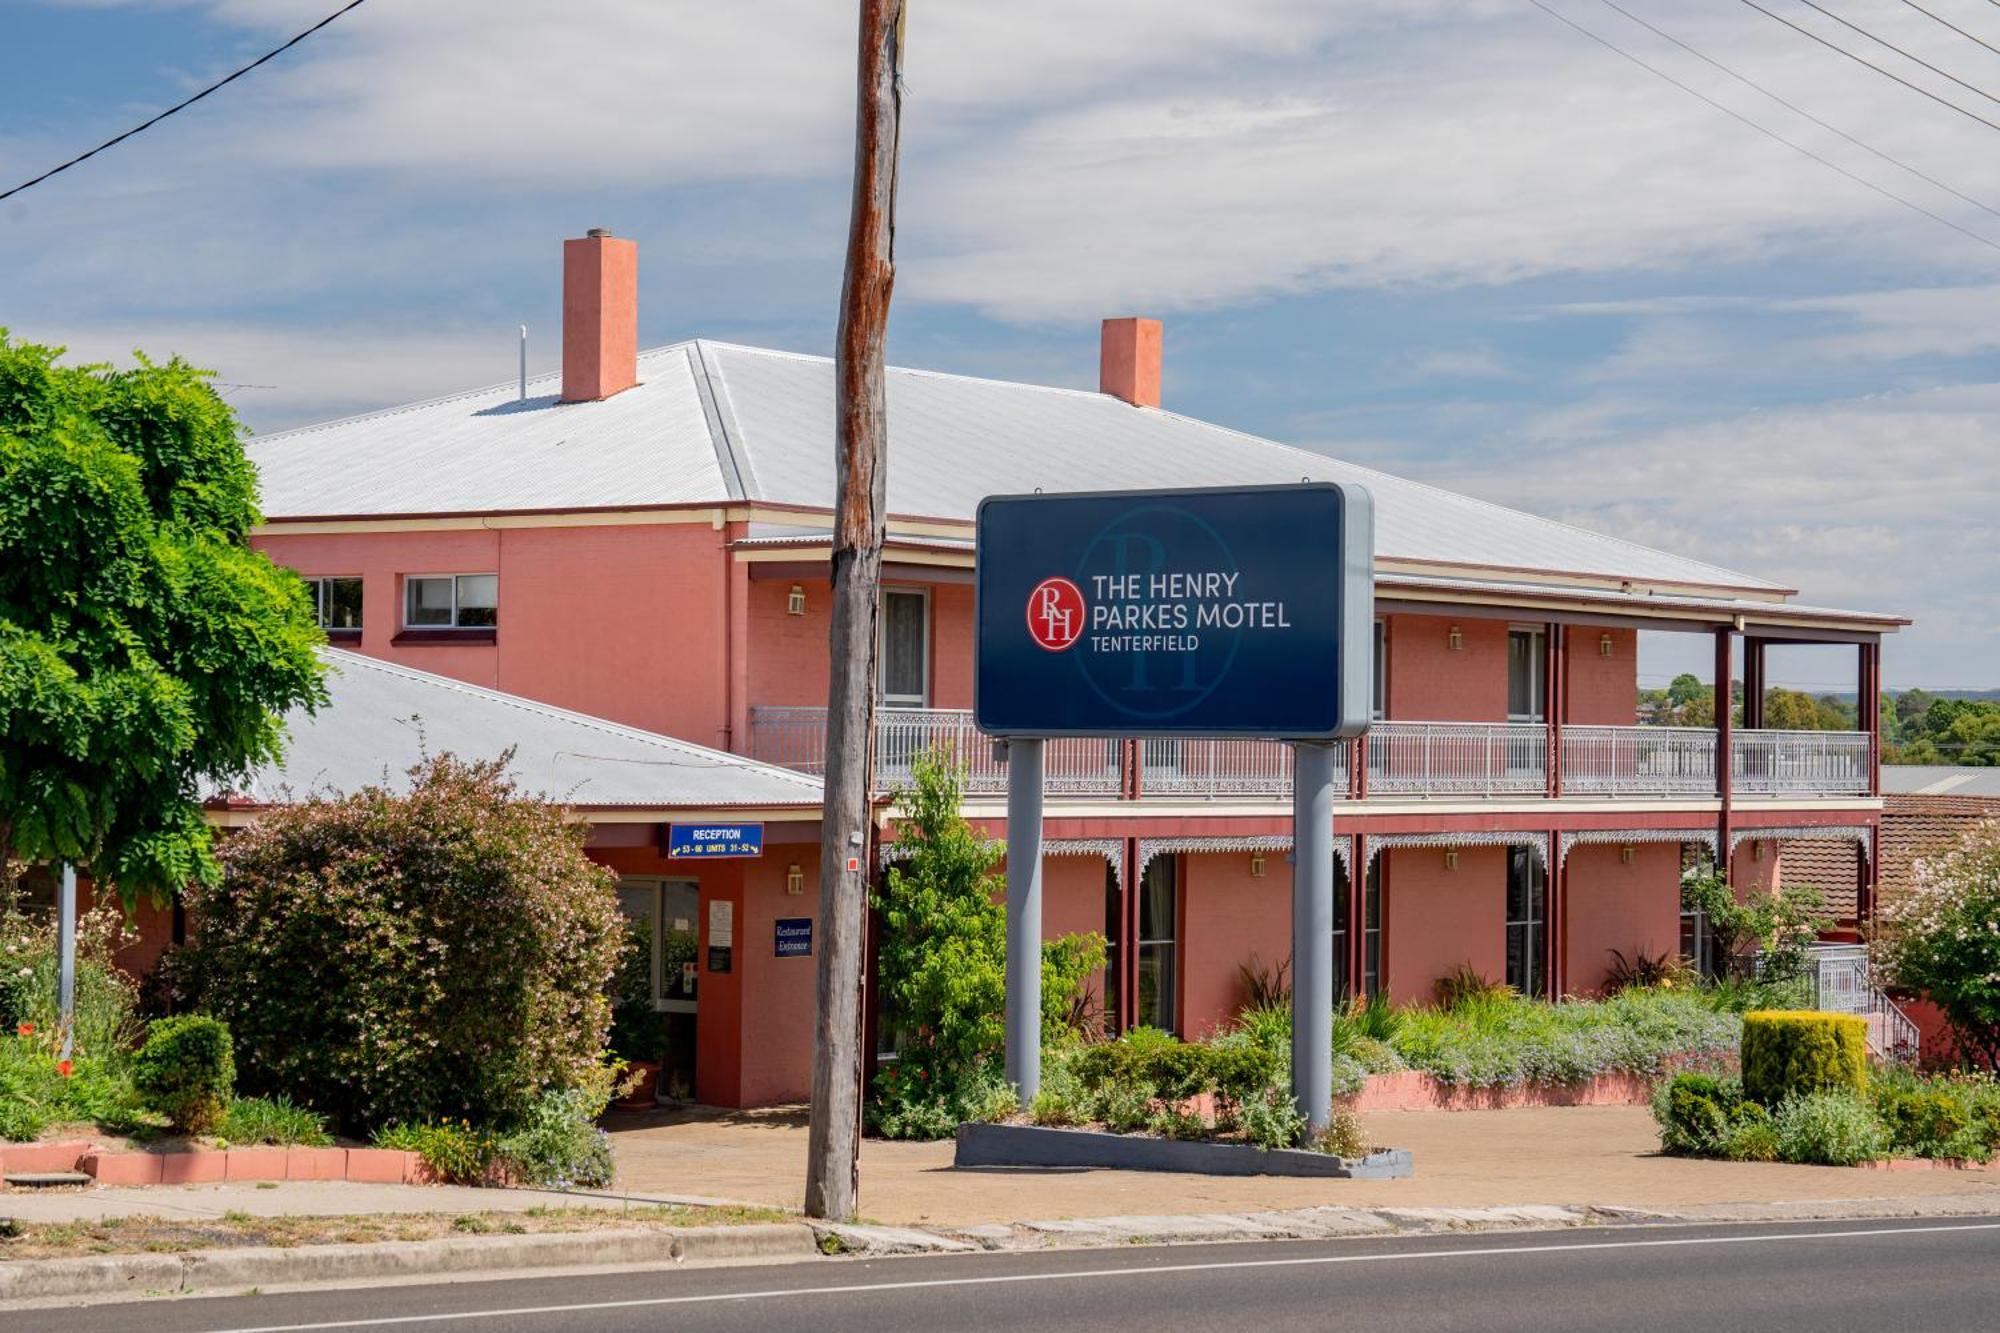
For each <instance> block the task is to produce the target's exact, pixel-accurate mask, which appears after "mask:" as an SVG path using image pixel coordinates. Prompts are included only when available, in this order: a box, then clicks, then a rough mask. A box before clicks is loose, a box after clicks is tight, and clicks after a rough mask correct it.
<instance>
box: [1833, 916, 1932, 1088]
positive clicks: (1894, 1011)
mask: <svg viewBox="0 0 2000 1333" xmlns="http://www.w3.org/2000/svg"><path fill="white" fill-rule="evenodd" d="M1811 961H1812V979H1813V1007H1814V1008H1816V1009H1820V1010H1824V1011H1826V1012H1828V1013H1836V1014H1858V1015H1860V1016H1861V1017H1862V1018H1864V1019H1866V1020H1867V1022H1868V1045H1869V1047H1870V1049H1872V1050H1873V1051H1874V1052H1875V1053H1876V1054H1877V1055H1879V1056H1881V1057H1883V1058H1884V1059H1892V1060H1914V1059H1916V1058H1917V1045H1918V1042H1919V1040H1920V1034H1919V1033H1918V1031H1917V1025H1916V1024H1915V1023H1914V1022H1912V1021H1911V1019H1910V1016H1909V1015H1908V1014H1906V1013H1904V1012H1903V1011H1902V1009H1901V1008H1900V1007H1899V1006H1898V1005H1897V1004H1896V1002H1895V1001H1894V1000H1892V999H1890V998H1889V997H1888V996H1887V995H1885V994H1883V992H1882V990H1881V988H1880V987H1878V986H1877V985H1876V984H1875V978H1874V976H1873V974H1872V973H1871V972H1870V970H1869V965H1868V946H1867V945H1865V944H1835V945H1821V946H1820V947H1818V948H1816V949H1814V950H1812V953H1811Z"/></svg>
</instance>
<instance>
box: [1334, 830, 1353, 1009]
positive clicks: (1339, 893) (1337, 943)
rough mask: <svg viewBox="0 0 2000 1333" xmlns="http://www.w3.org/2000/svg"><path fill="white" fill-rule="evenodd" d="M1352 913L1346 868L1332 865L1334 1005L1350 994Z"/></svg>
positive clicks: (1337, 862) (1344, 865)
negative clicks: (1349, 965) (1348, 899)
mask: <svg viewBox="0 0 2000 1333" xmlns="http://www.w3.org/2000/svg"><path fill="white" fill-rule="evenodd" d="M1352 916H1353V913H1351V912H1349V911H1348V902H1347V866H1346V864H1345V863H1344V862H1341V861H1339V860H1335V861H1334V863H1333V998H1334V1001H1335V1002H1336V1003H1338V1002H1340V1001H1343V1000H1346V999H1347V998H1348V996H1349V994H1350V990H1349V987H1348V977H1347V929H1348V926H1349V925H1350V924H1351V921H1350V918H1351V917H1352Z"/></svg>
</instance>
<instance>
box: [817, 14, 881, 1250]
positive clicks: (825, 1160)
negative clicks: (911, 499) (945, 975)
mask: <svg viewBox="0 0 2000 1333" xmlns="http://www.w3.org/2000/svg"><path fill="white" fill-rule="evenodd" d="M904 3H905V0H861V43H860V45H861V64H860V96H859V99H858V103H857V106H856V109H855V117H854V198H853V203H852V206H851V210H850V212H849V214H848V221H847V269H846V272H845V273H844V274H843V276H842V278H841V283H840V331H839V334H838V335H837V341H836V345H835V348H834V516H833V627H832V630H831V632H830V633H829V635H828V641H829V642H828V646H829V648H830V649H831V663H830V666H831V669H830V670H829V672H828V676H827V691H826V705H827V706H826V796H825V804H824V806H823V807H822V810H821V814H820V844H819V847H820V862H819V937H820V951H819V990H818V1009H817V1016H816V1019H815V1025H814V1028H813V1084H812V1129H811V1134H810V1137H809V1139H808V1144H807V1149H806V1215H807V1216H808V1217H824V1218H831V1219H836V1220H845V1219H847V1218H850V1217H852V1216H854V1210H855V1203H856V1198H857V1196H858V1194H859V1191H860V1184H861V1179H860V1169H861V1094H862V1088H861V1031H862V1023H861V996H862V966H863V959H864V955H865V954H866V951H867V936H868V931H867V920H868V872H869V863H870V847H869V836H868V835H869V831H870V828H871V824H872V821H871V817H870V804H869V789H870V787H871V785H872V781H871V779H872V777H873V771H874V743H875V645H876V615H877V609H878V607H879V605H880V590H881V584H882V537H883V512H882V511H883V504H884V498H885V497H884V490H885V483H886V481H887V479H888V472H889V413H888V403H887V393H886V391H885V389H884V387H883V383H882V343H883V339H884V336H885V335H886V334H887V332H888V327H889V294H890V289H891V288H892V287H894V285H895V281H896V160H897V151H898V143H897V140H898V138H899V136H900V134H901V129H902V79H903V6H904Z"/></svg>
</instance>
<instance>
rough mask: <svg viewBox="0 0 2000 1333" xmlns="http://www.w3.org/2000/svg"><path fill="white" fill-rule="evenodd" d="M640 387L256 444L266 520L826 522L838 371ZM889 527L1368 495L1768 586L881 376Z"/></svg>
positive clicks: (1568, 569) (1386, 527)
mask: <svg viewBox="0 0 2000 1333" xmlns="http://www.w3.org/2000/svg"><path fill="white" fill-rule="evenodd" d="M639 378H640V381H641V382H640V384H639V385H638V386H637V387H636V388H632V389H628V390H627V391H625V392H624V393H620V394H617V395H614V396H613V397H611V398H608V399H604V400H602V401H597V402H586V403H559V402H558V401H557V399H556V393H557V389H558V387H559V384H558V380H557V378H556V377H554V376H547V377H543V378H541V379H537V380H531V381H530V382H529V384H528V397H527V399H526V400H525V401H519V400H518V399H519V395H518V390H517V388H516V386H515V385H512V384H507V385H499V386H495V387H492V388H488V389H481V390H477V391H474V392H471V393H463V394H459V395H457V396H454V397H450V398H440V399H436V400H434V401H431V402H426V403H417V404H414V405H411V406H408V407H401V408H395V409H392V410H389V411H385V412H376V413H372V414H370V415H367V416H361V417H354V418H349V419H347V420H344V421H336V422H331V423H328V424H325V425H320V426H311V427H306V428H303V429H300V430H294V431H288V432H284V433H282V434H275V435H269V436H265V437H262V438H260V439H258V440H255V441H253V442H252V445H251V450H250V452H251V456H252V458H253V459H254V460H255V461H256V463H257V467H258V470H259V472H260V473H261V475H262V478H263V504H264V512H265V514H266V516H267V517H268V518H270V519H273V520H285V519H299V518H331V517H339V518H354V517H369V516H409V515H433V514H472V513H490V512H504V511H522V510H543V511H570V510H578V509H619V508H639V507H650V506H668V505H679V504H700V503H728V502H732V501H748V502H753V503H755V502H762V503H765V504H770V505H785V506H800V507H804V508H808V509H821V510H824V509H829V508H831V506H832V503H833V420H834V410H833V408H834V401H833V400H834V385H833V365H832V362H831V361H829V360H827V359H826V358H824V357H814V356H800V355H795V354H792V353H785V352H774V351H767V350H762V349H758V348H751V347H739V346H734V345H731V344H726V343H715V342H708V341H705V340H702V341H695V342H688V343H680V344H675V345H673V346H670V347H663V348H658V349H655V350H653V351H649V352H645V353H643V354H641V356H640V358H639ZM888 393H889V423H890V437H891V439H890V463H889V509H890V512H891V513H892V514H896V515H900V516H904V517H909V518H930V519H945V520H958V521H966V520H970V519H971V518H972V516H973V511H974V509H975V507H976V506H977V504H978V502H979V500H980V499H981V498H982V497H984V496H986V495H989V494H1003V493H1009V492H1026V491H1032V490H1035V489H1037V488H1040V489H1042V490H1045V491H1066V490H1107V489H1119V488H1129V487H1146V486H1223V485H1242V484H1253V483H1289V482H1294V481H1298V480H1300V479H1301V478H1306V477H1310V478H1313V479H1315V480H1332V481H1352V482H1361V483H1364V484H1366V485H1367V486H1368V487H1369V488H1370V489H1371V490H1372V491H1373V493H1374V496H1375V503H1376V550H1377V554H1378V556H1380V557H1381V558H1385V559H1399V560H1404V561H1411V562H1418V563H1428V564H1435V565H1438V566H1441V567H1458V568H1463V569H1468V570H1486V571H1523V572H1533V573H1537V574H1555V575H1583V576H1590V577H1595V578H1600V579H1601V578H1612V579H1620V580H1631V581H1633V582H1635V583H1638V584H1648V583H1656V584H1664V585H1673V586H1689V585H1691V586H1695V587H1702V588H1721V589H1731V590H1738V591H1742V592H1746V593H1749V594H1751V595H1753V596H1762V597H1767V598H1768V597H1770V596H1772V595H1774V594H1776V593H1779V592H1782V591H1784V589H1782V588H1781V587H1780V586H1779V585H1777V584H1775V583H1771V582H1769V581H1767V580H1764V579H1759V578H1755V577H1753V576H1751V575H1748V574H1742V573H1738V572H1735V571H1733V570H1728V569H1724V568H1721V567H1720V566H1717V565H1712V564H1709V563H1706V562H1704V561H1700V560H1694V559H1689V558H1687V557H1684V556H1679V555H1673V554H1669V553H1667V552H1664V551H1658V550H1653V549H1651V548H1649V547H1644V546H1640V545H1637V544H1635V543H1632V542H1628V541H1624V540H1621V539H1620V538H1617V537H1612V536H1608V535H1605V534H1603V533H1598V532H1591V531H1588V530H1586V529H1583V528H1578V527H1573V526H1571V525H1569V524H1565V523H1559V522H1555V521H1553V520H1550V519H1546V518H1541V517H1538V516H1536V515H1533V514H1528V513H1523V512H1521V511H1518V510H1513V509H1507V508H1503V507H1501V506H1499V505H1496V504H1491V503H1488V502H1486V501H1483V500H1479V499H1475V498H1472V497H1470V496H1465V495H1459V494H1456V493H1453V492H1450V491H1445V490H1440V489H1438V488H1437V487H1434V486H1427V485H1423V484H1421V483H1418V482H1414V481H1409V480H1405V479H1403V478H1400V477H1395V476H1390V475H1389V474H1387V473H1382V472H1377V471H1373V470H1371V469H1368V468H1363V467H1358V466H1355V465H1354V464H1351V463H1344V462H1341V461H1339V460H1337V459H1333V458H1329V457H1327V456H1325V455H1323V454H1318V453H1313V452H1310V451H1307V450H1303V449H1298V448H1294V447H1292V446H1289V445H1284V444H1279V443H1276V442H1274V441H1271V440H1265V439H1260V438H1258V437H1256V436H1253V435H1248V434H1244V433H1243V432H1240V431H1235V430H1230V429H1228V428H1226V427H1222V426H1217V425H1213V424H1210V423H1208V422H1205V421H1197V420H1195V419H1193V418H1191V417H1186V416H1181V415H1179V414H1177V413H1173V412H1167V411H1162V410H1159V409H1153V408H1140V407H1133V406H1131V405H1129V404H1127V403H1125V402H1123V401H1121V400H1119V399H1117V398H1114V397H1111V396H1109V395H1106V394H1101V393H1090V392H1083V391H1079V390H1072V389H1057V388H1047V387H1043V386H1038V385H1028V384H1014V383H1005V382H1001V381H997V380H985V379H975V378H971V377H967V376H962V375H946V374H938V373H934V372H929V371H919V370H902V369H892V370H891V371H890V372H889V374H888Z"/></svg>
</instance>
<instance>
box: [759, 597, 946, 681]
mask: <svg viewBox="0 0 2000 1333" xmlns="http://www.w3.org/2000/svg"><path fill="white" fill-rule="evenodd" d="M798 583H799V586H800V587H801V588H802V589H803V590H804V591H805V594H806V610H805V614H804V615H797V616H795V615H792V614H791V612H790V610H789V609H788V607H787V598H788V597H789V595H790V593H791V590H792V581H790V580H783V579H753V580H751V581H750V587H749V613H748V620H749V633H748V636H747V638H748V643H747V647H748V650H749V651H748V660H747V662H746V667H747V671H748V680H749V685H748V690H749V696H750V703H751V705H752V706H753V707H756V706H771V707H778V706H791V707H815V708H816V707H820V706H822V705H824V704H825V703H826V652H827V647H826V645H827V629H828V616H829V614H830V611H829V599H828V593H827V587H826V582H825V580H824V579H811V580H799V581H798ZM886 586H888V587H891V588H899V587H902V588H908V587H920V588H923V589H925V590H926V591H927V592H929V593H930V601H931V643H930V683H931V699H930V705H931V707H933V708H970V707H972V589H971V588H970V587H969V586H965V585H958V584H914V583H908V582H904V581H900V580H894V579H892V580H890V581H889V582H888V584H887V585H886Z"/></svg>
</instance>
